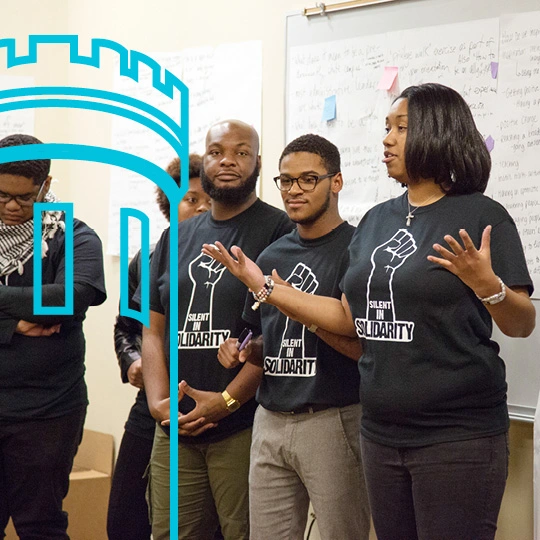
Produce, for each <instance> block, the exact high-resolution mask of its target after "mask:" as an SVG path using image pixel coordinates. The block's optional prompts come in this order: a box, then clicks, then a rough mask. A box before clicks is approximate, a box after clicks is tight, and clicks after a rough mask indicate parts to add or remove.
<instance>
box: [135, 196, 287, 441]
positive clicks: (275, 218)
mask: <svg viewBox="0 0 540 540" xmlns="http://www.w3.org/2000/svg"><path fill="white" fill-rule="evenodd" d="M292 228H293V225H292V223H291V221H290V220H289V218H288V217H287V215H286V214H285V212H283V211H282V210H278V209H277V208H274V207H273V206H270V205H268V204H266V203H264V202H262V201H260V200H257V201H256V202H255V203H254V204H253V205H252V206H250V207H249V208H248V209H247V210H245V211H244V212H242V213H241V214H239V215H237V216H235V217H233V218H232V219H228V220H224V221H217V220H215V219H214V218H213V217H212V215H211V212H206V213H205V214H201V215H200V216H197V217H194V218H191V219H188V220H186V221H183V222H181V223H180V224H179V226H178V321H179V328H178V337H175V339H178V379H179V380H185V381H186V382H187V383H188V384H189V385H190V386H192V387H193V388H196V389H197V390H208V391H213V392H222V391H223V390H225V388H226V387H227V385H228V384H229V383H230V382H231V381H232V380H233V379H234V378H235V377H236V375H237V374H238V371H239V370H240V368H236V369H226V368H224V367H222V366H221V364H220V363H219V362H218V360H217V352H218V349H219V346H220V344H221V343H223V342H224V341H225V340H226V339H227V338H229V337H236V336H238V335H239V333H240V332H241V331H242V329H243V327H244V324H245V323H244V322H243V321H242V310H243V307H244V301H245V298H246V292H247V289H246V287H245V286H244V285H243V284H242V283H241V282H240V281H239V280H238V279H236V278H235V277H234V276H232V275H231V274H230V273H229V272H227V270H226V269H225V267H224V266H222V265H220V264H219V263H216V262H215V261H213V260H212V259H211V258H210V257H208V256H207V255H203V254H202V253H201V247H202V244H204V243H214V242H215V241H216V240H219V241H220V242H222V243H223V245H224V246H225V247H227V248H230V247H231V246H233V245H237V246H240V247H241V248H242V250H243V251H244V253H246V255H247V256H248V257H250V258H252V259H256V258H257V256H258V255H259V254H260V253H261V251H262V250H263V249H264V248H265V247H267V246H268V245H269V244H271V243H272V242H273V241H275V240H277V239H278V238H279V237H281V236H283V235H284V234H286V233H288V232H289V231H290V230H291V229H292ZM169 232H170V231H169V229H167V230H166V231H165V232H164V233H163V236H162V238H161V240H160V241H159V243H158V245H157V246H156V250H155V251H154V256H153V258H152V265H151V272H150V309H151V310H153V311H156V312H158V313H163V314H164V315H165V317H166V330H165V334H166V335H165V343H166V346H165V350H166V354H167V355H168V354H169V345H168V344H169V335H168V334H169V320H170V312H169V289H170V288H169ZM136 299H137V295H136ZM193 406H194V402H193V400H191V399H190V398H189V397H187V396H186V397H185V398H184V399H183V400H182V401H181V402H180V404H179V410H180V411H181V412H182V413H184V414H185V413H187V412H189V411H190V410H191V409H192V408H193ZM255 406H256V404H255V400H250V401H249V402H248V403H245V404H244V405H242V407H240V409H238V410H237V411H236V412H234V413H233V414H231V415H229V416H227V417H226V418H223V419H222V420H220V421H219V424H218V426H217V427H216V428H213V429H210V430H208V431H206V432H205V433H203V434H202V435H200V436H198V437H180V438H179V440H181V441H182V442H183V443H186V444H190V443H192V444H194V443H201V442H215V441H218V440H222V439H224V438H226V437H229V436H231V435H233V434H234V433H237V432H239V431H241V430H243V429H245V428H248V427H250V426H251V425H252V423H253V415H254V411H255Z"/></svg>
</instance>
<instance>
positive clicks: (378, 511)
mask: <svg viewBox="0 0 540 540" xmlns="http://www.w3.org/2000/svg"><path fill="white" fill-rule="evenodd" d="M383 145H384V154H383V162H384V164H385V165H386V168H387V172H388V175H389V176H390V177H391V178H394V179H395V180H396V181H398V182H400V183H401V184H402V185H404V186H405V187H406V191H405V193H404V194H403V195H401V196H400V197H397V198H395V199H392V200H389V201H387V202H384V203H382V204H379V205H378V206H376V207H375V208H373V209H372V210H370V211H369V212H368V213H367V214H366V215H365V216H364V218H363V219H362V221H361V222H360V224H359V226H358V228H357V231H356V233H355V235H354V237H353V239H352V241H351V245H350V247H349V254H350V265H349V269H348V271H347V273H346V275H345V278H344V279H343V281H342V283H341V287H342V291H343V297H342V300H341V302H340V301H337V300H334V299H330V298H321V297H317V296H313V295H306V294H303V293H301V292H300V291H296V290H293V289H290V288H285V287H282V286H281V285H275V287H274V289H273V291H272V293H271V294H270V295H269V296H268V297H267V298H266V301H267V302H269V303H271V304H274V305H276V306H277V307H279V308H280V309H282V310H284V311H286V312H288V313H289V314H290V316H291V317H297V318H298V319H300V320H302V321H306V320H307V321H309V322H311V323H312V324H315V325H317V326H319V327H322V328H324V329H326V330H328V331H331V332H335V333H341V334H343V335H350V336H353V335H355V334H356V335H358V336H359V337H360V338H361V341H362V345H363V355H362V357H361V358H360V361H359V370H360V377H361V383H360V396H361V402H362V407H363V419H362V427H361V443H362V453H363V462H364V469H365V475H366V481H367V486H368V492H369V498H370V505H371V511H372V516H373V521H374V524H375V530H376V533H377V538H378V540H395V539H398V538H399V539H400V540H416V539H437V540H457V539H459V540H466V539H470V540H487V539H493V538H494V536H495V531H496V527H497V516H498V512H499V508H500V504H501V500H502V496H503V492H504V488H505V483H506V476H507V472H508V443H507V432H508V427H509V419H508V410H507V404H506V381H505V367H504V362H503V360H502V359H501V358H500V357H499V354H498V352H499V347H498V345H497V343H495V342H494V341H493V340H492V339H491V334H492V325H493V321H495V323H496V324H497V326H498V327H499V328H500V329H501V331H502V332H503V333H504V334H506V335H507V336H511V337H526V336H528V335H529V334H530V333H531V332H532V330H533V329H534V326H535V309H534V306H533V304H532V302H531V301H530V299H529V296H530V294H531V293H532V290H533V287H532V282H531V279H530V276H529V273H528V271H527V266H526V263H525V257H524V253H523V248H522V246H521V242H520V239H519V235H518V232H517V229H516V226H515V223H514V221H513V220H512V218H511V217H510V215H509V214H508V212H507V211H506V210H505V209H504V208H503V207H502V206H501V205H500V204H499V203H497V202H495V201H493V200H491V199H490V198H488V197H486V196H484V195H483V192H484V190H485V188H486V185H487V182H488V178H489V173H490V168H491V160H490V156H489V152H488V151H487V148H486V145H485V143H484V140H483V138H482V137H481V135H480V133H479V132H478V130H477V129H476V126H475V124H474V120H473V117H472V114H471V111H470V110H469V107H468V106H467V104H466V103H465V101H464V100H463V98H462V97H461V96H460V95H459V94H458V93H457V92H455V91H454V90H452V89H450V88H448V87H445V86H442V85H439V84H423V85H419V86H412V87H409V88H407V89H406V90H404V91H403V92H402V94H401V95H400V96H399V97H398V98H397V99H396V100H395V101H394V103H393V104H392V106H391V108H390V111H389V113H388V116H387V118H386V137H385V138H384V140H383ZM217 247H218V248H219V250H220V251H219V252H218V251H216V250H213V249H212V248H210V247H207V248H205V252H207V253H209V254H211V255H212V256H214V257H215V258H216V259H217V260H219V261H220V262H222V263H223V264H225V265H226V266H227V268H229V270H230V271H231V272H232V273H234V274H235V275H236V276H237V277H239V278H240V279H241V280H242V281H243V282H244V283H245V284H246V285H247V286H248V287H249V288H250V289H251V290H253V291H259V290H260V289H261V287H262V286H263V285H264V279H265V278H264V276H262V274H261V272H260V270H259V269H258V268H257V267H256V265H255V264H254V263H253V261H251V260H249V259H248V258H247V257H245V255H244V254H243V253H242V252H241V251H240V250H239V249H238V248H235V247H233V248H232V249H231V251H232V253H233V254H234V256H235V257H236V258H233V257H231V256H230V255H229V253H228V252H227V251H226V249H225V247H224V246H222V245H221V244H217Z"/></svg>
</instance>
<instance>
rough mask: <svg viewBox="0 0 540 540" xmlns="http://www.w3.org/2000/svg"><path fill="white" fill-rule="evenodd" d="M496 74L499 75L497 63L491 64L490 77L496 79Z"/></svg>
mask: <svg viewBox="0 0 540 540" xmlns="http://www.w3.org/2000/svg"><path fill="white" fill-rule="evenodd" d="M498 74H499V62H491V77H492V78H493V79H496V78H497V75H498Z"/></svg>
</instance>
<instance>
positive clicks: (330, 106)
mask: <svg viewBox="0 0 540 540" xmlns="http://www.w3.org/2000/svg"><path fill="white" fill-rule="evenodd" d="M335 118H336V96H335V95H334V96H330V97H327V98H326V99H325V100H324V109H323V113H322V119H323V122H330V120H335Z"/></svg>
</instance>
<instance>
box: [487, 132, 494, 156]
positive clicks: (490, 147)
mask: <svg viewBox="0 0 540 540" xmlns="http://www.w3.org/2000/svg"><path fill="white" fill-rule="evenodd" d="M486 146H487V149H488V151H489V152H491V151H492V150H493V148H495V140H494V139H493V137H492V136H491V135H488V137H487V139H486Z"/></svg>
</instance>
